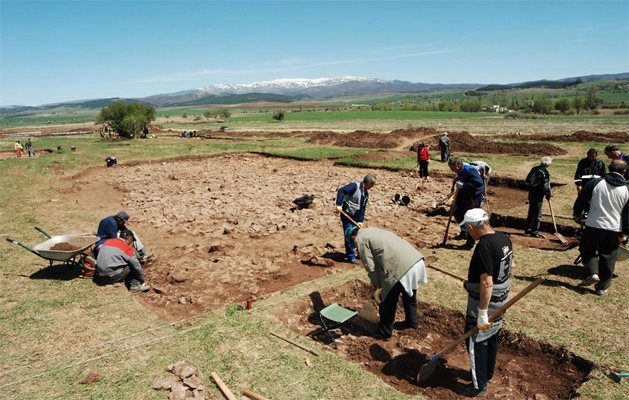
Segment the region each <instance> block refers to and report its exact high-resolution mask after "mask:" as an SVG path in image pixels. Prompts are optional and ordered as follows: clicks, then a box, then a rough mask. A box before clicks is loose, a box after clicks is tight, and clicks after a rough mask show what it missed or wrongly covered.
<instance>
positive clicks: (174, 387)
mask: <svg viewBox="0 0 629 400" xmlns="http://www.w3.org/2000/svg"><path fill="white" fill-rule="evenodd" d="M166 371H168V372H170V373H171V374H172V375H167V376H159V377H157V378H155V380H154V381H153V386H152V387H153V389H155V390H166V391H168V392H169V396H168V398H169V400H208V396H207V393H206V390H205V386H204V385H203V375H202V374H201V371H200V370H199V368H196V367H193V366H191V365H189V364H188V362H187V361H185V360H181V361H177V362H176V363H174V364H171V365H169V366H168V367H166Z"/></svg>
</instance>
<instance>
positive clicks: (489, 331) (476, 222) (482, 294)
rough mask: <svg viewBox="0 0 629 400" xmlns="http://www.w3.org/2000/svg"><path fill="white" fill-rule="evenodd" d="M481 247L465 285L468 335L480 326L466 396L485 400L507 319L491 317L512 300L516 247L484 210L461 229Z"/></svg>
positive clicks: (471, 344)
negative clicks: (514, 247) (494, 226)
mask: <svg viewBox="0 0 629 400" xmlns="http://www.w3.org/2000/svg"><path fill="white" fill-rule="evenodd" d="M463 224H465V225H467V232H468V234H470V235H471V236H472V237H473V238H474V240H478V244H477V245H476V248H475V249H474V254H473V255H472V260H471V261H470V267H469V271H468V274H467V282H465V284H464V285H463V286H464V287H465V289H466V290H467V292H468V296H467V312H466V315H465V331H466V332H467V331H469V330H470V329H472V328H474V327H475V326H478V328H479V331H478V333H477V334H475V335H473V336H471V337H470V338H469V339H468V343H467V349H468V352H469V355H470V365H471V372H472V384H471V385H469V386H467V387H465V389H464V391H463V393H462V394H464V395H466V396H468V397H485V396H486V395H487V384H488V382H489V381H490V380H491V378H492V377H493V375H494V369H495V366H496V355H497V354H498V332H500V329H501V328H502V324H503V316H502V315H501V316H499V317H497V318H496V319H494V320H493V321H492V323H491V324H490V323H489V315H491V314H492V313H493V312H494V311H496V310H497V309H499V308H500V307H502V306H503V305H504V304H505V303H506V302H507V298H508V297H509V289H510V287H511V280H510V275H511V270H512V267H513V245H512V244H511V240H510V239H509V237H508V236H507V235H505V234H504V233H502V232H496V231H494V229H493V228H492V227H491V225H489V216H488V215H487V213H486V212H485V210H483V209H482V208H473V209H471V210H469V211H467V212H466V213H465V216H464V218H463V221H462V222H461V225H463Z"/></svg>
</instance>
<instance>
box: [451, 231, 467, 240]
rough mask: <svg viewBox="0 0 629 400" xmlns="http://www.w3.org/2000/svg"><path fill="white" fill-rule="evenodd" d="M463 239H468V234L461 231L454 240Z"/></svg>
mask: <svg viewBox="0 0 629 400" xmlns="http://www.w3.org/2000/svg"><path fill="white" fill-rule="evenodd" d="M463 239H467V234H466V233H465V232H459V234H458V235H456V236H455V237H454V240H463Z"/></svg>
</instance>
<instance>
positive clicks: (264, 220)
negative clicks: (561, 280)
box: [58, 154, 552, 318]
mask: <svg viewBox="0 0 629 400" xmlns="http://www.w3.org/2000/svg"><path fill="white" fill-rule="evenodd" d="M372 172H373V171H369V170H364V169H358V168H344V167H338V166H334V165H333V164H332V162H331V161H321V162H298V161H294V160H288V159H278V158H268V157H263V156H259V155H252V154H232V155H221V156H215V157H206V158H203V157H197V158H194V159H176V160H165V161H162V162H157V161H150V162H145V163H133V164H127V165H125V164H119V165H117V166H115V167H112V168H106V167H94V168H90V169H86V170H84V171H82V172H81V173H79V174H77V175H74V176H71V177H64V178H63V180H62V181H63V182H65V183H64V184H63V185H62V186H61V187H60V188H59V189H58V190H59V192H60V193H61V194H62V195H63V196H64V197H65V200H66V201H69V202H72V203H78V204H80V205H81V206H82V207H83V208H84V212H86V213H88V214H90V215H92V216H93V220H94V227H96V225H97V224H98V221H99V220H100V218H102V217H104V216H107V215H112V214H115V213H116V212H118V211H120V210H121V209H124V210H127V211H128V212H129V214H130V215H131V220H130V222H129V226H130V228H131V229H133V230H135V231H136V233H137V234H138V235H139V236H140V237H141V238H142V241H143V242H144V244H145V245H146V246H147V248H148V249H149V251H150V252H152V253H153V254H155V256H156V257H155V258H154V259H152V260H150V261H149V262H147V264H146V265H145V272H146V276H147V282H148V283H149V284H150V285H151V286H152V287H153V290H151V291H150V292H149V293H146V294H140V295H139V298H140V299H141V301H142V302H144V303H145V304H146V305H147V307H149V308H150V309H151V310H154V311H155V312H156V313H158V314H159V315H162V316H163V317H165V318H181V317H184V316H189V315H192V314H196V313H199V312H203V311H205V310H208V309H214V308H218V307H222V306H225V305H227V304H232V303H237V304H243V303H244V301H245V300H246V299H248V298H253V299H256V298H260V297H264V296H266V295H268V294H270V293H272V292H275V291H278V290H281V289H284V288H287V287H291V286H293V285H295V284H297V283H300V282H304V281H308V280H312V279H316V278H318V277H321V276H324V275H326V274H331V273H335V272H337V271H339V270H344V269H348V268H360V267H359V266H355V265H351V264H348V263H346V262H344V249H343V243H342V232H341V227H340V223H339V221H338V217H337V216H336V215H335V214H334V212H333V204H334V199H335V195H336V190H337V189H338V187H339V186H340V185H343V184H346V183H348V182H351V181H355V180H357V179H360V178H361V177H362V176H364V175H365V174H366V173H372ZM375 175H376V177H377V180H378V181H377V182H378V183H377V185H376V187H375V188H374V189H372V191H371V194H370V202H369V210H368V213H367V217H368V219H367V220H366V222H367V225H369V226H378V227H382V228H385V229H390V230H393V231H394V232H396V233H398V234H399V235H400V236H401V237H404V238H406V239H407V240H409V241H410V242H411V243H413V244H414V245H416V246H417V247H418V248H420V249H423V250H425V251H426V252H430V250H426V249H427V248H430V247H432V246H436V245H437V244H439V243H441V241H442V239H443V233H444V232H445V225H446V222H447V214H446V213H443V214H445V215H439V214H438V213H437V214H434V215H433V216H428V215H426V211H427V210H431V209H433V208H434V206H435V205H436V204H437V203H438V202H439V201H441V200H443V199H444V198H446V197H447V196H448V194H449V190H450V183H451V180H450V178H449V177H443V178H437V179H433V180H431V181H430V182H428V183H427V184H426V186H425V187H424V188H421V189H418V179H417V176H416V174H415V173H411V172H390V171H382V170H379V171H375ZM261 177H264V179H261ZM502 189H505V190H504V191H503V190H502ZM305 194H314V196H315V198H314V201H313V204H312V206H311V207H310V208H307V209H297V208H296V207H295V205H294V204H293V203H292V201H293V200H294V199H295V198H297V197H300V196H302V195H305ZM395 194H400V195H402V196H403V195H408V196H409V197H410V198H411V202H410V204H409V205H408V206H406V207H405V206H401V205H398V204H395V203H394V202H393V201H392V198H393V196H394V195H395ZM522 196H523V195H522V193H521V191H518V190H516V189H512V190H511V191H510V190H508V188H501V189H498V190H497V191H496V192H494V193H491V192H490V195H489V199H490V202H491V204H492V212H494V211H495V212H508V210H509V209H510V208H512V205H513V204H515V203H517V202H519V201H521V200H520V199H521V198H522ZM95 199H98V201H95ZM458 231H459V229H458V227H457V226H456V225H455V224H453V225H452V226H451V228H450V230H449V232H450V237H451V238H452V237H453V236H456V235H457V234H458ZM551 238H552V236H551ZM514 241H516V239H515V238H514ZM541 243H543V241H541V240H539V239H537V244H538V245H539V244H541ZM448 244H449V246H453V247H454V248H456V246H458V245H461V244H463V241H455V240H453V239H450V240H449V242H448ZM461 251H464V250H461Z"/></svg>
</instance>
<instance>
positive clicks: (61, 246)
mask: <svg viewBox="0 0 629 400" xmlns="http://www.w3.org/2000/svg"><path fill="white" fill-rule="evenodd" d="M78 249H80V247H77V246H75V245H73V244H70V243H68V242H60V243H56V244H55V245H54V246H52V247H51V248H50V250H58V251H74V250H78Z"/></svg>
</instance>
